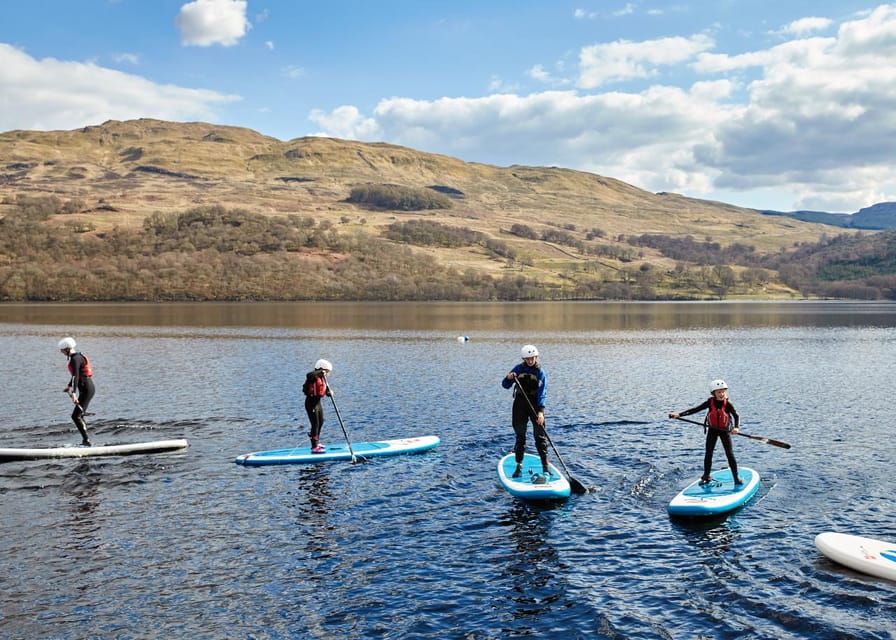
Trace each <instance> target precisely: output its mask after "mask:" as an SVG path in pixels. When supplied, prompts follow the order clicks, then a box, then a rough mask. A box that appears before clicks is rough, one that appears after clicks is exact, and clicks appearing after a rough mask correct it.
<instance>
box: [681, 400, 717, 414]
mask: <svg viewBox="0 0 896 640" xmlns="http://www.w3.org/2000/svg"><path fill="white" fill-rule="evenodd" d="M704 409H709V400H706V401H705V402H704V403H703V404H699V405H697V406H696V407H691V408H690V409H685V410H684V411H681V412H679V414H678V415H680V416H682V417H684V416H689V415H691V414H694V413H697V412H698V411H703V410H704Z"/></svg>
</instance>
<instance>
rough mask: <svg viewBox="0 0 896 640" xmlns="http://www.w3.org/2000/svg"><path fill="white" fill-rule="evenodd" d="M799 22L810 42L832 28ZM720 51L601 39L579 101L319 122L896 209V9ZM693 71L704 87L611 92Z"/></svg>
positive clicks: (590, 166)
mask: <svg viewBox="0 0 896 640" xmlns="http://www.w3.org/2000/svg"><path fill="white" fill-rule="evenodd" d="M796 24H801V25H802V26H801V27H799V29H798V28H797V27H794V28H793V31H792V32H793V33H794V34H795V33H796V32H797V31H800V34H805V33H806V32H808V31H809V30H810V29H809V27H810V25H812V24H814V25H816V26H818V27H820V26H821V23H820V22H802V23H801V22H800V21H796ZM714 46H715V44H714V41H713V40H712V39H711V38H709V37H707V36H702V35H695V36H692V37H690V38H665V39H660V40H649V41H644V42H627V41H617V42H612V43H607V44H598V45H594V46H591V47H585V48H583V49H582V50H581V52H580V57H579V60H580V68H579V89H578V90H577V91H544V92H538V93H532V94H529V95H517V94H515V93H512V92H506V91H505V92H502V93H500V94H497V93H496V94H493V95H487V96H484V97H480V98H442V99H439V100H414V99H410V98H402V97H398V98H389V99H384V100H381V101H380V102H379V104H377V106H376V108H375V109H374V111H373V113H372V115H371V117H369V118H368V117H365V116H364V114H362V113H361V112H360V111H359V110H358V109H357V108H355V107H351V106H343V107H340V108H339V109H337V110H335V111H334V112H332V113H330V114H325V113H323V112H320V111H318V112H315V113H314V114H313V118H312V119H313V120H314V121H315V122H317V123H318V124H319V125H320V126H322V127H324V129H325V130H326V132H327V133H329V134H330V135H336V136H339V137H355V138H358V139H362V140H369V141H373V140H387V141H389V142H394V143H396V144H404V145H407V146H411V147H414V148H418V149H423V150H428V151H432V152H437V153H445V154H449V155H454V156H458V157H461V158H465V159H468V160H474V161H478V162H489V163H493V164H497V165H509V164H547V165H557V166H563V167H570V168H576V169H583V170H587V171H593V172H595V173H599V174H602V175H607V176H612V177H615V178H619V179H622V180H625V181H627V182H630V183H632V184H634V185H636V186H640V187H642V188H645V189H648V190H650V191H679V192H685V193H688V195H694V196H704V197H712V196H711V194H713V193H726V194H729V195H730V194H736V193H739V192H743V191H747V190H750V191H756V192H757V193H772V192H774V193H778V194H780V193H789V194H790V196H791V198H792V207H791V208H794V209H797V208H812V209H819V210H829V211H847V212H849V211H855V210H857V209H858V208H860V207H863V206H867V205H869V204H873V203H874V202H880V201H884V200H887V199H896V166H894V165H892V149H893V148H894V146H896V66H894V65H893V64H892V60H893V58H894V57H896V6H882V7H878V8H877V9H875V10H874V11H872V12H870V13H869V14H868V15H865V16H862V17H860V18H856V19H854V20H851V21H848V22H845V23H843V24H841V25H840V26H839V29H837V32H836V35H835V36H830V37H808V38H807V37H803V36H802V35H800V36H799V37H794V38H793V39H791V40H789V41H786V42H782V43H780V44H778V45H776V46H773V47H770V48H766V49H759V50H756V51H748V52H744V53H741V54H738V55H724V54H720V53H716V52H715V51H713V49H714ZM682 66H687V67H689V68H690V70H691V71H692V72H694V73H697V74H698V75H699V77H700V79H699V80H698V81H697V82H694V83H693V84H692V85H691V86H689V87H681V88H679V87H674V86H669V85H663V84H660V83H657V84H654V85H652V86H649V87H647V88H644V89H641V90H632V91H629V92H623V91H615V92H613V91H606V90H598V88H599V87H601V85H602V84H604V83H606V82H607V81H609V80H611V79H623V78H633V77H654V78H660V77H662V76H661V75H660V73H659V72H660V71H662V70H664V69H665V68H666V67H669V68H670V69H672V68H680V67H682ZM544 73H545V72H544V69H543V67H538V66H536V67H533V68H532V69H531V70H530V75H532V76H539V77H544V75H543V74H544ZM496 84H500V83H496ZM729 201H730V200H729Z"/></svg>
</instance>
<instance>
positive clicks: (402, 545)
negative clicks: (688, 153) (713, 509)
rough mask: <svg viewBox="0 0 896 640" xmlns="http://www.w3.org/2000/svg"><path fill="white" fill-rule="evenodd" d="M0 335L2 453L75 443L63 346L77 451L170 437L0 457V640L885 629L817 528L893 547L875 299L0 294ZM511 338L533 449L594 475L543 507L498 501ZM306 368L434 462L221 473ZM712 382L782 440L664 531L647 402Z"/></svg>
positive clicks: (653, 422) (300, 434)
mask: <svg viewBox="0 0 896 640" xmlns="http://www.w3.org/2000/svg"><path fill="white" fill-rule="evenodd" d="M0 327H2V335H0V347H2V351H3V353H4V354H5V356H6V361H7V365H6V367H7V374H6V376H5V379H6V383H5V384H4V393H3V403H4V407H5V416H4V420H3V426H2V428H0V447H26V446H34V447H37V446H56V445H63V444H74V443H77V442H78V441H79V437H78V434H77V432H76V431H75V429H74V427H73V425H72V424H71V423H70V421H69V419H68V414H69V412H70V409H71V405H70V402H69V401H68V399H67V397H66V396H65V395H64V394H63V393H62V388H63V387H64V386H65V383H66V382H67V374H66V370H65V359H64V358H63V357H62V356H61V354H60V353H59V351H58V350H57V349H56V343H57V341H58V340H59V339H60V338H61V337H63V336H65V335H69V334H71V335H74V336H75V338H76V339H77V340H78V342H79V347H80V348H83V350H84V352H85V353H87V354H88V356H89V357H90V358H91V362H92V363H93V367H94V371H95V380H96V386H97V393H96V397H95V399H94V402H93V404H92V405H91V410H92V411H93V412H95V415H94V416H93V417H92V418H91V419H90V429H91V432H92V436H93V438H94V441H96V442H100V443H102V442H132V441H142V440H154V439H169V438H181V437H183V438H187V439H188V440H189V441H190V448H189V449H187V450H186V451H183V452H178V453H171V454H160V455H146V456H135V457H124V458H96V459H90V460H82V461H75V460H57V461H48V462H45V461H30V462H10V463H5V464H2V465H0V504H2V513H3V518H2V521H0V549H2V555H0V587H2V588H0V637H2V638H10V639H12V638H23V639H24V638H27V639H36V638H53V639H72V640H74V639H79V640H80V639H84V638H121V639H130V638H134V639H145V638H165V639H171V638H185V639H187V638H189V639H195V638H209V639H225V638H226V639H232V638H236V639H239V638H245V639H247V640H248V639H286V638H289V639H305V638H391V639H399V638H401V639H405V638H425V639H430V638H432V639H446V638H458V639H464V640H486V639H489V640H490V639H496V640H497V639H504V638H558V639H559V638H563V639H570V638H676V639H678V638H681V639H691V638H768V639H781V638H831V639H833V638H838V639H844V638H862V639H870V638H893V637H894V635H893V634H894V630H896V607H894V606H893V602H894V600H896V583H894V582H888V581H885V580H882V579H877V578H873V577H870V576H864V575H861V574H858V573H855V572H852V571H850V570H848V569H845V568H843V567H840V566H837V565H835V564H833V563H831V562H830V561H828V560H826V559H825V558H823V557H821V556H820V555H819V554H818V552H817V551H816V550H815V547H814V544H813V540H814V537H815V535H816V534H818V533H820V532H822V531H829V530H831V531H841V532H845V533H853V534H858V535H864V536H868V537H876V538H883V539H887V540H893V541H896V510H894V509H893V501H892V493H893V477H894V473H893V446H892V437H891V436H890V431H891V428H892V421H893V418H892V408H891V406H890V405H891V404H892V398H893V397H894V391H896V389H894V387H896V384H894V376H893V371H894V365H893V363H894V362H896V304H893V303H845V302H841V303H838V302H788V303H728V302H720V303H636V304H602V303H547V304H249V303H247V304H229V305H226V304H225V305H190V304H183V305H146V304H136V305H3V306H0ZM458 336H468V337H469V338H470V339H469V341H465V342H461V341H458V340H457V337H458ZM530 342H531V343H533V344H535V345H536V346H537V347H538V348H539V350H540V351H541V353H542V364H543V366H544V368H545V371H546V372H547V375H548V403H547V426H548V431H549V433H550V435H551V437H552V440H553V442H554V444H555V445H556V447H557V450H558V451H559V452H560V454H561V455H562V457H563V461H564V462H565V463H566V465H567V467H568V469H569V472H570V473H571V474H572V476H574V478H575V479H577V480H579V481H580V482H582V483H583V484H585V485H587V486H588V487H591V488H593V489H594V491H592V492H590V493H588V494H585V495H581V496H573V497H572V498H570V499H569V500H568V501H566V502H565V503H562V504H560V505H557V506H554V507H552V508H549V507H544V506H539V505H530V504H525V503H522V502H520V501H518V500H516V499H514V498H512V497H511V496H510V495H508V494H507V493H506V492H504V491H503V490H502V489H501V488H499V486H498V485H497V484H496V471H495V467H496V464H497V461H498V459H499V458H500V457H501V456H502V455H504V454H505V453H507V452H508V451H509V450H510V448H511V446H512V443H513V433H512V429H511V427H510V405H511V397H510V392H509V391H505V390H503V389H502V388H501V387H500V380H501V378H502V376H503V375H504V374H505V373H506V372H507V371H508V370H509V368H510V367H511V366H512V365H513V364H515V363H516V362H517V360H518V355H519V348H520V346H521V345H522V344H524V343H530ZM320 357H325V358H327V359H329V360H330V361H331V362H333V364H334V371H333V374H332V376H331V383H332V386H333V388H334V390H335V393H336V401H337V403H338V408H339V411H340V414H341V415H342V418H343V420H344V422H345V426H346V429H347V431H348V433H349V436H350V437H351V439H352V440H354V441H362V440H376V439H386V438H396V437H403V436H411V435H422V434H435V435H438V436H440V437H441V439H442V444H441V445H440V446H439V447H438V448H437V449H436V450H434V451H432V452H429V453H425V454H421V455H416V456H405V457H394V458H380V459H372V460H369V461H366V462H362V463H359V464H355V465H352V464H350V463H347V462H346V463H338V462H337V463H328V464H320V465H310V466H283V467H262V468H247V467H242V466H240V465H236V464H234V463H233V458H234V457H235V456H237V455H239V454H241V453H246V452H249V451H256V450H262V449H273V448H282V447H287V446H291V445H293V444H301V445H305V444H306V443H307V438H306V436H305V433H306V431H307V422H306V417H305V415H304V410H303V409H302V405H301V398H300V391H299V387H300V384H301V381H302V379H303V378H304V374H305V373H306V372H307V371H308V370H309V369H310V368H311V366H312V364H313V363H314V361H315V360H316V359H317V358H320ZM718 377H721V378H724V379H725V380H726V381H727V382H728V384H729V386H730V395H731V400H732V402H733V403H734V404H735V405H736V407H737V408H738V410H739V412H740V415H741V419H742V431H744V432H746V433H751V434H755V435H761V436H767V437H770V438H774V439H777V440H783V441H786V442H789V443H791V444H792V448H791V449H789V450H785V449H781V448H777V447H772V446H769V445H766V444H763V443H760V442H756V441H753V440H750V439H747V438H737V437H735V438H734V439H735V450H736V454H737V458H738V462H739V463H740V464H741V465H742V466H748V467H751V468H754V469H756V470H758V471H759V472H760V474H761V476H762V485H761V487H760V491H759V493H758V495H757V497H756V498H755V499H754V500H753V501H752V502H751V503H750V504H748V505H747V506H746V507H745V508H744V509H742V510H740V511H738V512H736V513H735V514H733V515H730V516H728V517H727V518H722V519H716V520H714V521H711V522H705V523H693V522H679V521H674V520H671V519H670V518H669V517H668V515H667V513H666V505H667V503H668V501H669V500H670V499H671V498H672V497H673V496H674V495H675V493H676V492H677V491H678V490H680V489H681V488H682V487H683V486H685V485H686V484H687V483H689V482H691V481H692V480H694V479H696V478H697V477H698V476H699V475H700V472H701V464H702V457H703V434H702V430H701V429H700V427H697V426H694V425H688V424H686V423H682V422H676V421H671V420H668V419H666V418H665V416H666V414H667V413H668V412H669V411H673V410H681V409H685V408H687V407H690V406H694V405H696V404H698V403H699V402H702V401H703V400H704V399H705V398H706V397H707V396H708V385H709V382H710V380H712V379H714V378H718ZM324 410H325V414H326V420H327V421H326V423H325V425H324V436H325V440H326V441H328V442H339V441H341V440H343V435H342V430H341V429H340V427H339V423H338V422H337V421H336V418H335V415H334V412H333V406H332V404H329V403H327V402H325V404H324ZM695 417H699V416H695ZM551 457H552V458H554V459H556V456H555V455H554V454H553V452H552V454H551ZM723 466H725V460H724V454H723V453H722V451H721V448H719V450H718V451H717V452H716V458H715V467H716V468H720V467H723Z"/></svg>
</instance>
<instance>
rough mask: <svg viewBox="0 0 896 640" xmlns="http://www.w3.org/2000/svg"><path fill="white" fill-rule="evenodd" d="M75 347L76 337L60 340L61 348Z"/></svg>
mask: <svg viewBox="0 0 896 640" xmlns="http://www.w3.org/2000/svg"><path fill="white" fill-rule="evenodd" d="M74 348H75V339H74V338H63V339H62V340H60V341H59V350H60V351H62V350H63V349H74Z"/></svg>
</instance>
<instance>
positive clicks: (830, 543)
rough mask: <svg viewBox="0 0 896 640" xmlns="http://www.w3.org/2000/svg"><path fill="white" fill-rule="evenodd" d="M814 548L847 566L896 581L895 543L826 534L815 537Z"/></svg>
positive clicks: (847, 535)
mask: <svg viewBox="0 0 896 640" xmlns="http://www.w3.org/2000/svg"><path fill="white" fill-rule="evenodd" d="M815 547H816V548H817V549H818V550H819V551H820V552H821V553H822V554H823V555H824V556H825V557H827V558H830V559H831V560H833V561H834V562H837V563H839V564H842V565H843V566H845V567H849V568H850V569H854V570H855V571H859V572H861V573H865V574H868V575H872V576H876V577H878V578H886V579H888V580H896V542H888V541H885V540H875V539H874V538H865V537H862V536H854V535H850V534H848V533H835V532H833V531H825V532H824V533H819V534H818V535H817V536H815Z"/></svg>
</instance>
